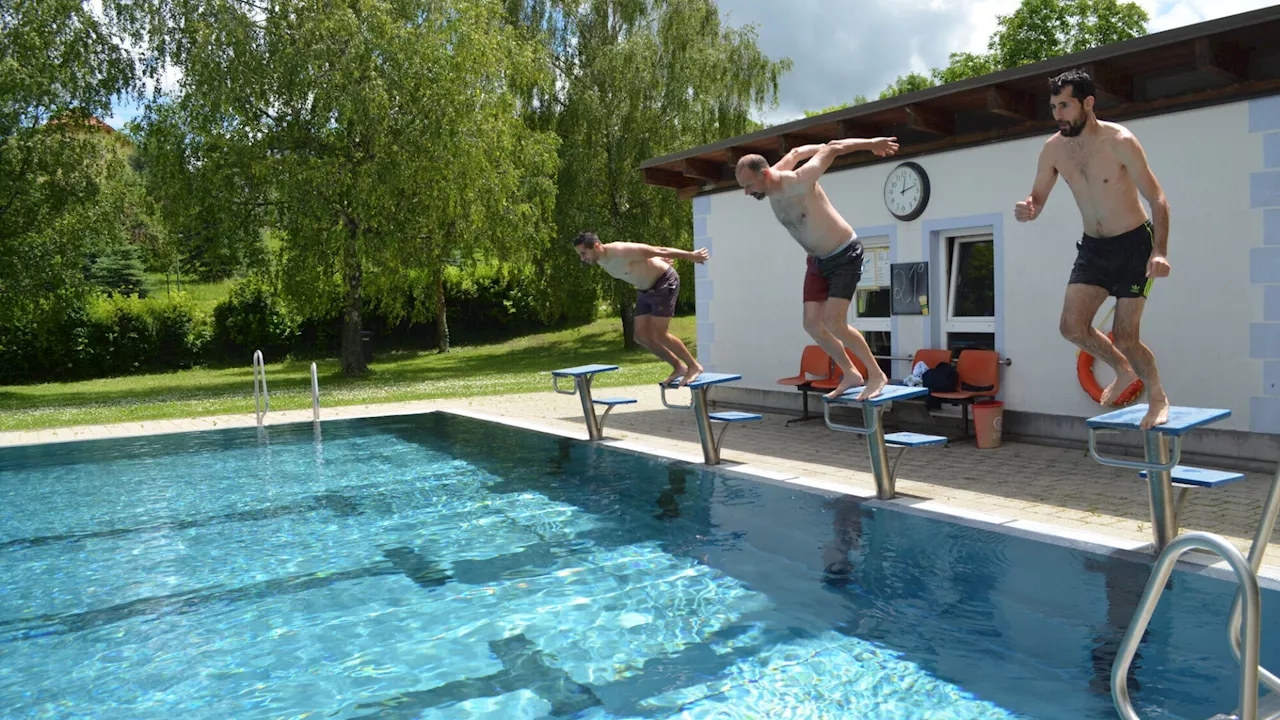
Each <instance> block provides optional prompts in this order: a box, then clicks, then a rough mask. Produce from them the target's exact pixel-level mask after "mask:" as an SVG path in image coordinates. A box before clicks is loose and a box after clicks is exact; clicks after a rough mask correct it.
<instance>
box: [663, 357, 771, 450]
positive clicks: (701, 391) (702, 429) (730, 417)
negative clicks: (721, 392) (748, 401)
mask: <svg viewBox="0 0 1280 720" xmlns="http://www.w3.org/2000/svg"><path fill="white" fill-rule="evenodd" d="M741 379H742V376H741V375H738V374H735V373H712V372H704V373H702V374H701V375H699V376H698V377H696V378H694V379H693V380H692V381H691V382H690V383H689V384H688V385H685V387H687V388H689V395H690V400H689V404H688V405H673V404H672V403H670V402H668V401H667V390H668V389H673V388H676V387H678V385H679V382H680V379H679V378H677V379H676V380H675V381H674V382H671V383H659V384H658V387H659V388H660V389H661V392H662V404H663V406H665V407H668V408H671V409H672V410H692V411H693V422H694V424H695V425H696V426H697V427H698V440H699V441H700V442H701V443H702V459H703V462H705V463H706V464H708V465H719V464H720V441H721V440H723V439H724V430H723V429H722V430H721V431H720V437H719V438H716V436H715V431H714V430H713V429H712V428H711V421H712V420H717V421H720V422H724V423H732V422H741V421H744V420H759V419H760V415H756V414H753V413H715V414H713V413H711V412H710V409H709V406H708V404H707V390H709V389H710V388H711V386H712V385H720V384H721V383H728V382H734V381H736V380H741ZM726 429H727V425H726Z"/></svg>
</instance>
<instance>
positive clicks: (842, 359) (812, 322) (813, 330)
mask: <svg viewBox="0 0 1280 720" xmlns="http://www.w3.org/2000/svg"><path fill="white" fill-rule="evenodd" d="M825 304H826V300H821V301H817V302H814V301H805V304H804V331H805V332H807V333H809V337H811V338H813V341H814V342H815V343H817V344H818V345H819V346H821V347H822V349H823V350H826V351H827V354H828V355H830V356H831V359H832V360H834V361H835V363H836V364H837V365H839V366H840V370H841V371H843V372H844V374H845V377H849V372H850V371H852V372H853V375H854V377H855V378H856V379H857V381H858V384H861V383H862V380H863V378H862V374H861V373H859V372H858V370H857V368H855V367H854V366H853V363H852V362H850V361H849V358H848V356H846V355H845V354H844V346H843V345H841V344H840V339H839V338H837V337H836V336H835V335H832V334H831V331H830V330H828V329H827V324H826V322H825V321H823V319H822V308H823V306H824V305H825ZM845 365H848V366H849V367H847V368H846V367H845Z"/></svg>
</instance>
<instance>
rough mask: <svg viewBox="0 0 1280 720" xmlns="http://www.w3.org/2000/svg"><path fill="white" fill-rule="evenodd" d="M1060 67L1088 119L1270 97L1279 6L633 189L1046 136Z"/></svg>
mask: <svg viewBox="0 0 1280 720" xmlns="http://www.w3.org/2000/svg"><path fill="white" fill-rule="evenodd" d="M1071 68H1084V69H1086V70H1087V71H1089V73H1090V75H1091V76H1092V77H1093V79H1094V82H1095V84H1096V85H1097V94H1096V100H1095V102H1096V105H1095V111H1096V112H1097V114H1098V117H1099V118H1101V119H1103V120H1112V121H1123V120H1130V119H1133V118H1139V117H1146V116H1151V115H1159V114H1165V113H1170V112H1175V111H1180V110H1188V109H1192V108H1196V107H1203V106H1207V105H1216V104H1221V103H1226V102H1234V101H1238V100H1243V99H1247V98H1250V97H1257V96H1261V95H1269V94H1275V93H1280V5H1274V6H1271V7H1267V8H1263V9H1261V10H1255V11H1253V12H1248V13H1241V14H1239V15H1232V16H1229V17H1225V18H1220V19H1218V20H1213V21H1210V22H1205V23H1199V24H1196V25H1189V26H1185V27H1181V28H1177V29H1174V30H1168V31H1165V32H1161V33H1155V34H1151V35H1144V36H1142V37H1138V38H1134V39H1132V40H1126V41H1124V42H1120V43H1115V44H1112V45H1107V46H1104V47H1099V48H1093V49H1091V50H1085V51H1082V52H1078V53H1073V54H1071V55H1064V56H1061V57H1056V58H1051V59H1049V60H1044V61H1041V62H1038V63H1032V64H1029V65H1023V66H1021V67H1017V68H1013V69H1010V70H1002V71H1000V72H997V73H992V74H990V75H983V76H981V77H976V78H970V79H968V80H964V81H961V82H956V83H950V84H947V85H943V86H940V87H934V88H929V89H927V90H920V91H917V92H913V93H908V94H905V95H899V96H897V97H893V98H889V99H886V100H877V101H875V102H870V103H866V104H864V105H857V106H853V107H847V108H842V109H840V110H835V111H832V112H829V113H825V114H822V115H816V116H814V117H810V118H804V119H803V120H796V121H794V122H789V123H785V124H782V125H776V126H774V127H770V128H766V129H764V130H760V131H758V132H754V133H751V134H748V135H741V136H739V137H733V138H729V139H726V140H722V141H720V142H715V143H711V144H709V145H703V146H700V147H696V148H692V149H688V150H683V151H680V152H675V153H671V154H669V155H663V156H662V157H657V158H653V159H650V160H647V161H645V162H644V163H642V164H641V165H640V172H641V173H642V174H643V175H644V179H645V182H647V183H648V184H650V185H658V186H662V187H668V188H672V189H675V190H676V191H677V192H678V193H679V194H680V196H681V197H685V198H689V197H693V196H695V195H699V194H702V193H710V192H718V191H722V190H726V189H737V188H738V184H737V182H736V181H735V180H734V165H735V163H737V161H738V158H741V157H742V156H743V155H747V154H750V153H758V154H760V155H763V156H764V157H765V158H766V159H767V160H769V162H771V163H773V162H777V161H778V160H779V159H780V158H781V157H782V155H783V154H785V153H786V152H787V151H788V150H790V149H791V148H793V147H796V146H799V145H805V144H810V143H824V142H827V141H828V140H834V139H839V138H846V137H877V136H884V135H892V136H896V137H897V138H898V142H899V146H900V147H899V150H898V152H897V154H896V155H894V156H893V157H892V158H880V157H877V156H875V155H872V154H870V153H850V154H848V155H842V156H840V157H838V158H836V160H835V162H834V163H832V165H831V170H838V169H843V168H849V167H858V166H863V165H871V164H875V163H884V162H897V161H899V160H901V159H902V158H905V157H913V156H921V155H928V154H932V153H938V152H944V151H948V150H955V149H957V148H962V147H971V146H977V145H984V144H988V143H995V142H1004V141H1007V140H1013V139H1017V138H1022V137H1027V136H1030V135H1036V134H1042V133H1047V132H1051V131H1053V130H1055V125H1054V123H1053V119H1052V116H1051V114H1050V109H1049V91H1048V82H1047V81H1048V79H1049V78H1050V77H1053V76H1055V75H1057V74H1058V73H1061V72H1063V71H1065V70H1069V69H1071Z"/></svg>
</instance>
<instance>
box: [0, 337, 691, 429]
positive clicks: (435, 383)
mask: <svg viewBox="0 0 1280 720" xmlns="http://www.w3.org/2000/svg"><path fill="white" fill-rule="evenodd" d="M671 331H672V332H673V333H674V334H675V335H677V336H678V337H679V338H680V339H681V340H683V341H684V342H685V344H686V345H688V346H689V349H690V350H691V351H694V352H696V346H695V344H694V338H695V320H694V317H693V316H687V317H678V318H676V319H675V320H673V321H672V323H671ZM268 360H270V358H268ZM587 363H611V364H616V365H620V366H621V369H620V370H618V371H616V372H609V373H604V374H601V375H599V376H597V377H596V379H595V382H594V383H593V386H594V387H613V386H618V385H635V384H643V383H649V382H657V381H659V380H661V379H662V378H664V377H666V376H667V374H668V373H670V371H671V368H670V366H668V365H667V364H666V363H664V362H662V361H661V360H658V359H657V358H656V357H654V356H653V355H652V354H650V353H649V352H648V351H647V350H645V349H643V348H639V349H636V350H624V349H623V348H622V324H621V323H620V322H619V321H618V319H617V318H609V319H606V320H599V321H597V322H595V323H592V324H591V325H585V326H583V327H580V328H575V329H572V330H562V331H558V332H552V333H544V334H540V335H529V336H526V337H522V338H518V339H515V340H510V341H508V342H504V343H496V344H492V345H478V346H474V347H455V348H453V349H452V350H451V351H450V352H448V353H444V354H439V353H434V352H401V353H387V354H380V355H377V356H376V357H375V358H374V363H373V365H372V366H371V368H370V370H371V372H370V374H369V375H368V376H366V377H363V378H358V379H354V378H346V377H343V376H342V372H341V368H340V365H339V363H338V361H337V360H336V359H333V360H321V361H317V363H316V372H317V374H318V376H319V380H320V406H321V409H322V410H323V408H326V407H335V406H339V405H356V404H362V403H379V402H393V401H398V400H425V399H432V398H447V397H467V396H475V395H496V394H506V393H520V392H535V391H538V392H541V391H546V392H550V391H551V377H550V375H549V374H548V372H549V371H550V370H554V369H556V368H562V367H570V366H574V365H584V364H587ZM267 389H268V391H269V392H270V396H271V409H272V410H273V411H275V410H296V409H304V408H310V407H311V363H310V361H298V362H283V363H274V364H271V363H269V364H268V365H267ZM253 411H254V404H253V371H252V368H251V367H250V364H249V363H247V362H246V363H245V365H244V367H238V368H229V369H205V368H197V369H193V370H183V371H179V372H171V373H157V374H153V375H132V376H128V377H119V378H108V379H102V380H89V381H84V382H71V383H47V384H43V385H12V386H0V430H32V429H39V428H53V427H65V426H68V425H90V424H99V423H112V422H126V421H138V420H158V419H169V418H183V417H198V416H202V415H224V414H231V413H252V412H253Z"/></svg>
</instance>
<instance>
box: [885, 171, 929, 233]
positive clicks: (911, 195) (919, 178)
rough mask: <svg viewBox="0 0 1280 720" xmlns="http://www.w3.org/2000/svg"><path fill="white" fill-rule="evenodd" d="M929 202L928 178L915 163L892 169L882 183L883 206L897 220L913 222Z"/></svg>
mask: <svg viewBox="0 0 1280 720" xmlns="http://www.w3.org/2000/svg"><path fill="white" fill-rule="evenodd" d="M928 202H929V177H928V175H926V174H925V172H924V168H921V167H920V166H919V165H916V164H915V163H903V164H901V165H899V166H898V167H896V168H894V169H893V170H892V171H891V172H890V173H889V177H888V178H886V179H885V181H884V205H885V207H887V208H888V209H889V212H891V213H893V216H894V217H896V218H898V219H899V220H914V219H915V218H917V217H919V216H920V214H921V213H922V212H924V206H925V204H926V203H928Z"/></svg>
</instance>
